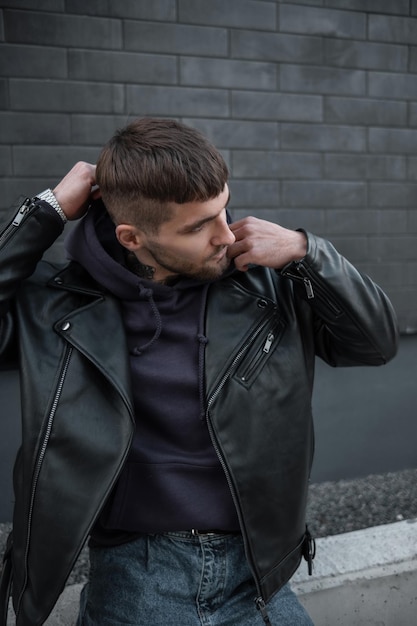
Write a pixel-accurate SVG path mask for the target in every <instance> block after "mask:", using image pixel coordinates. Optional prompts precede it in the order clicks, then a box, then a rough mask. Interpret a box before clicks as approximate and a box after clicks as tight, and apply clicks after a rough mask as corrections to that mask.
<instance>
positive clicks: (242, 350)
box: [206, 317, 271, 626]
mask: <svg viewBox="0 0 417 626" xmlns="http://www.w3.org/2000/svg"><path fill="white" fill-rule="evenodd" d="M268 321H269V317H268V319H267V320H264V321H263V322H262V323H261V324H260V325H259V326H258V327H257V328H256V329H255V330H254V331H253V333H252V334H251V336H250V337H249V338H248V339H247V340H246V341H245V343H244V344H243V346H242V347H241V348H240V350H239V351H238V353H237V354H236V356H235V358H234V359H233V361H232V363H231V364H230V366H229V367H228V369H227V371H226V372H225V373H224V375H223V376H222V378H221V379H220V381H219V383H218V385H217V387H216V388H215V389H214V391H213V393H212V394H211V396H210V398H209V399H208V401H207V409H206V422H207V426H208V430H209V433H210V437H211V440H212V443H213V446H214V449H215V451H216V454H217V457H218V459H219V461H220V465H221V466H222V468H223V471H224V473H225V476H226V481H227V484H228V486H229V489H230V493H231V495H232V499H233V502H234V504H235V509H236V513H237V516H238V519H239V524H240V528H241V530H242V537H243V541H244V544H245V546H246V554H247V555H249V554H250V552H249V550H248V542H247V538H246V535H245V531H244V523H243V518H242V514H241V511H240V506H239V502H238V498H237V495H236V492H235V489H234V486H233V484H232V480H231V478H230V474H229V468H228V467H227V464H226V461H225V460H224V458H223V456H222V453H221V451H220V448H219V446H218V444H217V440H216V437H215V434H214V430H213V427H212V425H211V421H210V416H209V413H210V408H211V406H212V404H213V402H214V401H215V400H216V398H217V396H218V395H219V393H220V392H221V390H222V388H223V387H224V385H225V383H226V381H227V380H228V378H229V375H230V373H231V371H232V370H233V368H234V367H236V365H237V364H238V363H239V361H240V360H241V358H242V357H243V355H244V354H245V352H246V351H247V350H248V348H249V346H250V345H251V343H252V342H253V341H254V340H255V339H256V337H257V336H258V335H259V334H260V333H261V332H262V329H263V328H264V326H265V325H266V324H267V323H268ZM267 341H268V339H267ZM249 567H250V569H251V571H252V576H253V578H254V581H255V585H256V588H257V591H258V597H257V598H255V604H256V608H257V609H258V610H259V611H260V612H261V615H262V618H263V620H264V622H265V624H267V625H268V626H271V622H270V620H269V617H268V614H267V611H266V604H265V601H264V599H263V598H262V593H261V589H260V585H259V581H258V577H257V576H256V574H255V568H254V566H253V563H252V562H251V560H250V562H249Z"/></svg>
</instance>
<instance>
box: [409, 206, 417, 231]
mask: <svg viewBox="0 0 417 626" xmlns="http://www.w3.org/2000/svg"><path fill="white" fill-rule="evenodd" d="M407 232H411V233H417V211H416V210H415V207H412V208H410V209H408V210H407Z"/></svg>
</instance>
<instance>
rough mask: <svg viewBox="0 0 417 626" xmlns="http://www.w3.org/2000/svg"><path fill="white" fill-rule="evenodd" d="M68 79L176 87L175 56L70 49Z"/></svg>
mask: <svg viewBox="0 0 417 626" xmlns="http://www.w3.org/2000/svg"><path fill="white" fill-rule="evenodd" d="M68 75H69V78H70V79H76V80H89V79H94V80H98V81H103V82H118V83H143V82H147V83H156V84H158V83H163V84H176V83H177V80H178V77H177V61H176V58H175V57H174V56H165V55H162V54H161V55H156V54H136V53H133V52H118V51H117V52H116V51H111V52H101V51H98V52H97V51H92V50H69V52H68Z"/></svg>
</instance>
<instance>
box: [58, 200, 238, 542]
mask: <svg viewBox="0 0 417 626" xmlns="http://www.w3.org/2000/svg"><path fill="white" fill-rule="evenodd" d="M66 247H67V251H68V254H69V256H70V258H71V259H72V260H75V261H77V262H78V263H80V265H82V266H83V267H84V268H85V269H86V270H87V271H88V272H89V274H90V275H91V276H92V277H93V278H94V279H95V280H96V281H97V282H98V283H99V284H100V285H102V287H104V288H105V289H106V290H108V291H109V292H110V293H111V294H112V295H113V296H114V297H116V298H117V299H118V300H120V302H121V305H122V311H123V319H124V324H125V329H126V334H127V342H128V346H129V351H130V363H131V372H132V383H133V384H132V389H133V394H134V405H135V414H136V431H135V437H134V440H133V444H132V448H131V451H130V454H129V457H128V460H127V462H126V465H125V467H124V469H123V471H122V474H121V476H120V478H119V480H118V483H117V485H116V488H115V490H114V492H113V494H112V497H111V498H110V501H109V503H108V505H107V507H106V508H105V512H104V514H103V515H102V517H101V519H100V530H101V533H100V534H102V533H103V532H104V533H105V531H106V529H107V530H108V531H109V536H111V535H112V532H111V531H127V532H129V533H136V532H150V533H158V532H164V531H174V530H186V529H191V528H197V529H200V530H204V529H205V530H207V529H222V530H237V529H238V521H237V517H236V511H235V508H234V505H233V502H232V498H231V494H230V490H229V488H228V485H227V482H226V478H225V475H224V472H223V470H222V468H221V466H220V463H219V460H218V458H217V455H216V453H215V450H214V448H213V445H212V442H211V440H210V436H209V433H208V429H207V425H206V422H205V416H204V403H203V395H204V388H203V357H204V349H205V345H206V343H207V339H206V337H205V336H204V334H203V310H204V304H205V298H206V293H207V288H208V283H203V282H199V281H196V280H193V279H189V278H181V277H179V278H178V280H177V281H176V282H175V284H174V285H171V286H168V285H162V284H159V283H156V282H154V281H149V280H144V279H142V278H139V277H138V276H137V275H136V274H134V273H133V272H132V271H130V270H129V269H128V267H127V265H126V251H125V250H124V248H123V247H122V246H121V245H120V244H119V242H118V241H117V239H116V236H115V233H114V224H113V223H112V221H111V219H110V217H109V216H108V214H107V212H106V211H105V210H104V208H103V206H102V205H101V204H98V205H97V207H95V208H92V209H90V211H89V213H88V214H87V215H86V217H85V218H84V219H83V220H81V221H80V222H79V223H78V224H77V225H76V227H75V228H74V229H73V231H72V232H71V233H70V235H69V237H68V238H67V241H66ZM103 340H105V341H111V337H107V338H103ZM105 534H106V533H105ZM106 540H107V538H106Z"/></svg>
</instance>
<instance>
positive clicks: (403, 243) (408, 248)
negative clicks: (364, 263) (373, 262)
mask: <svg viewBox="0 0 417 626" xmlns="http://www.w3.org/2000/svg"><path fill="white" fill-rule="evenodd" d="M416 245H417V238H416V237H415V236H412V237H410V236H409V235H396V236H393V235H390V236H387V237H371V238H370V240H369V254H370V257H371V258H389V259H396V260H398V261H412V260H415V256H416V255H415V252H416Z"/></svg>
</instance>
